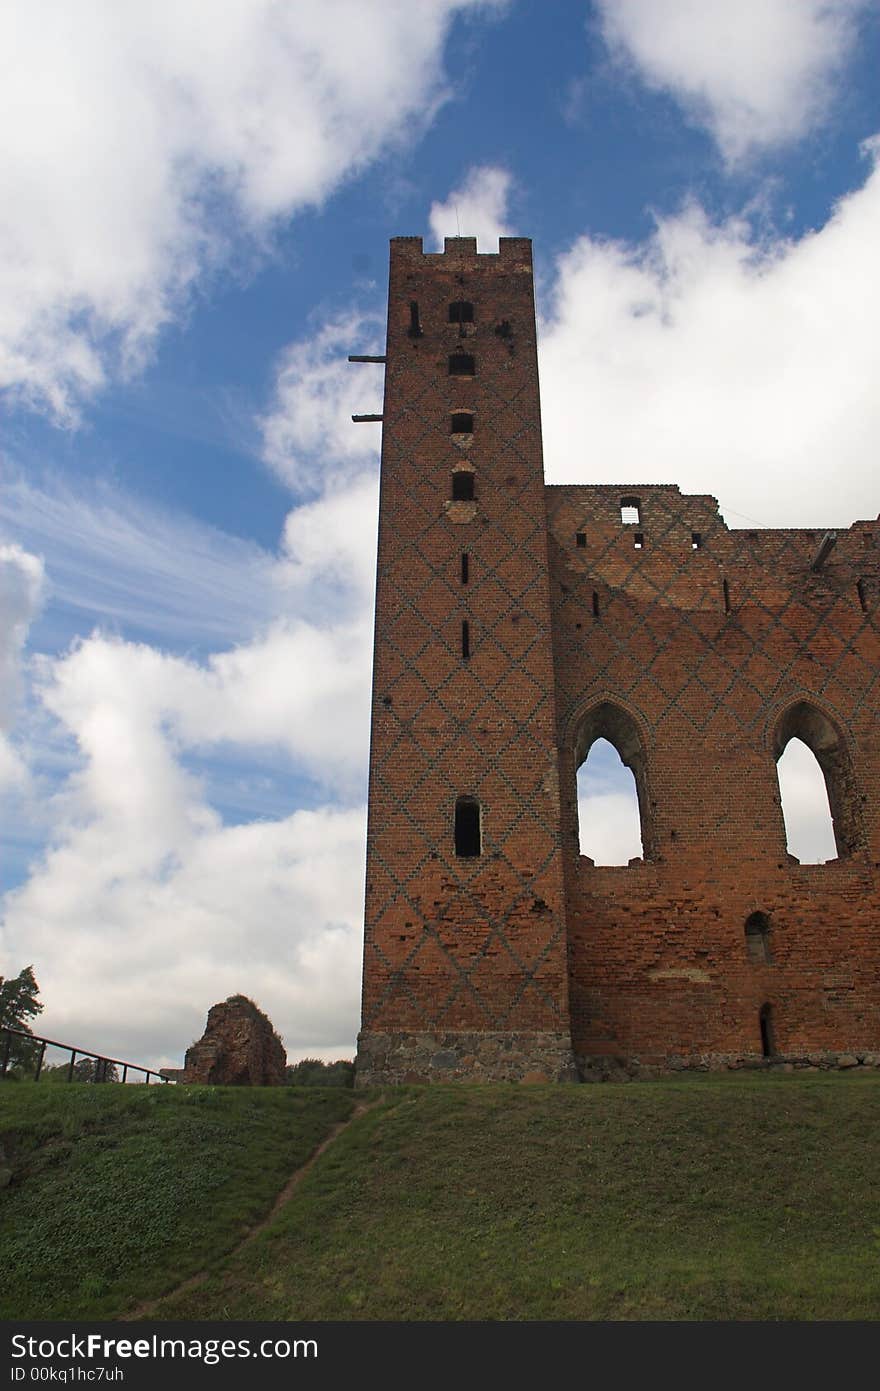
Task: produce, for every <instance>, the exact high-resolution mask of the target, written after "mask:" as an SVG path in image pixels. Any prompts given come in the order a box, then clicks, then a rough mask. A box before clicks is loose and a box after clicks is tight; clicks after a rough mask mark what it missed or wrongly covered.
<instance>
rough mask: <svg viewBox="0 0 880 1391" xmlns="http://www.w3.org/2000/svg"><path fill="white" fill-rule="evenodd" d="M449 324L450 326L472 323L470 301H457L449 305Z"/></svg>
mask: <svg viewBox="0 0 880 1391" xmlns="http://www.w3.org/2000/svg"><path fill="white" fill-rule="evenodd" d="M449 322H450V323H451V324H472V323H473V322H474V306H473V305H472V304H471V302H470V300H466V299H457V300H454V301H453V303H452V304H450V306H449Z"/></svg>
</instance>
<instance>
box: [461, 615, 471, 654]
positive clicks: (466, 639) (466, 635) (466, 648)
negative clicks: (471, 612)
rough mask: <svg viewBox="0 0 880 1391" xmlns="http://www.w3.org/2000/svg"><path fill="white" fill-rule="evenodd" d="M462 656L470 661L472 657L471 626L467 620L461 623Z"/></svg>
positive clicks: (464, 619)
mask: <svg viewBox="0 0 880 1391" xmlns="http://www.w3.org/2000/svg"><path fill="white" fill-rule="evenodd" d="M461 655H462V657H463V658H464V660H465V661H468V660H469V658H470V655H471V625H470V623H468V621H467V619H466V618H463V619H462V623H461Z"/></svg>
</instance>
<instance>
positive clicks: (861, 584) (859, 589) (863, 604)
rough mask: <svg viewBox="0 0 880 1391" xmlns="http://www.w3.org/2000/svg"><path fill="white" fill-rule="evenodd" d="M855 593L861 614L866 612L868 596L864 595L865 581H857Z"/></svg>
mask: <svg viewBox="0 0 880 1391" xmlns="http://www.w3.org/2000/svg"><path fill="white" fill-rule="evenodd" d="M856 593H857V594H858V596H859V608H860V609H861V610H862V613H867V612H868V596H867V595H866V593H865V581H864V580H859V581H858V582H857V584H856Z"/></svg>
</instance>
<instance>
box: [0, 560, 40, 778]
mask: <svg viewBox="0 0 880 1391" xmlns="http://www.w3.org/2000/svg"><path fill="white" fill-rule="evenodd" d="M44 587H45V575H44V570H43V562H42V561H41V560H40V558H39V557H38V556H35V555H31V554H30V553H29V552H28V551H26V550H24V549H23V548H22V547H21V546H19V545H13V544H3V543H0V790H9V789H13V788H21V787H23V786H24V785H25V784H26V782H27V769H26V766H25V764H24V762H23V760H22V758H21V755H20V754H19V753H18V752H17V751H16V750H15V748H13V746H12V744H11V743H10V742H9V738H8V735H9V732H10V730H11V728H12V725H13V723H14V721H15V718H16V714H17V712H18V706H19V702H20V700H21V695H22V654H23V652H24V645H25V642H26V640H27V635H28V630H29V628H30V625H31V623H32V622H33V619H34V618H35V616H36V614H37V613H38V611H39V608H40V605H41V603H42V600H43V595H44Z"/></svg>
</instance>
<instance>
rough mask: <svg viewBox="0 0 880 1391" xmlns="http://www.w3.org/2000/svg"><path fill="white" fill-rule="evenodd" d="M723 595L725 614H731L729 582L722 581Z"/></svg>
mask: <svg viewBox="0 0 880 1391" xmlns="http://www.w3.org/2000/svg"><path fill="white" fill-rule="evenodd" d="M721 595H722V598H723V600H724V612H725V613H730V585H729V584H728V583H727V580H722V581H721Z"/></svg>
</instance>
